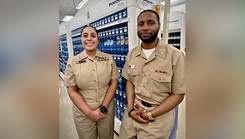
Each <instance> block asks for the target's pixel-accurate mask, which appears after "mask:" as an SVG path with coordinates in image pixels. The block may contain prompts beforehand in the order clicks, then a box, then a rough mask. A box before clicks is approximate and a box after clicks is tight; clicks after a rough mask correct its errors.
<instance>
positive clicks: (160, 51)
mask: <svg viewBox="0 0 245 139" xmlns="http://www.w3.org/2000/svg"><path fill="white" fill-rule="evenodd" d="M166 45H167V44H166V43H164V42H162V41H161V40H159V41H158V43H157V46H156V49H155V51H154V52H153V53H154V54H155V55H157V56H159V57H162V58H166ZM140 55H143V51H142V49H141V45H138V46H137V48H136V55H135V57H137V56H140Z"/></svg>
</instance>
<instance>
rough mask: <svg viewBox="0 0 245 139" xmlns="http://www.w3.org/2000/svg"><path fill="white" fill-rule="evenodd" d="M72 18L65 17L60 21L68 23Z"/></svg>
mask: <svg viewBox="0 0 245 139" xmlns="http://www.w3.org/2000/svg"><path fill="white" fill-rule="evenodd" d="M73 17H74V16H70V15H66V16H65V17H64V18H63V19H62V20H61V21H66V22H68V21H70V20H71V19H72V18H73Z"/></svg>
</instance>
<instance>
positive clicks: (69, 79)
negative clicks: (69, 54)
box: [64, 58, 77, 87]
mask: <svg viewBox="0 0 245 139" xmlns="http://www.w3.org/2000/svg"><path fill="white" fill-rule="evenodd" d="M76 84H77V83H76V77H75V74H74V71H73V68H72V62H71V59H70V58H69V59H68V62H67V65H66V72H65V77H64V85H65V86H66V87H68V86H75V85H76Z"/></svg>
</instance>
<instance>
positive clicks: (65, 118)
mask: <svg viewBox="0 0 245 139" xmlns="http://www.w3.org/2000/svg"><path fill="white" fill-rule="evenodd" d="M59 96H60V103H59V139H79V138H78V135H77V132H76V128H75V125H74V121H73V117H72V108H71V107H72V102H71V100H70V98H69V96H68V93H67V90H66V88H65V87H64V82H63V80H62V79H60V82H59ZM114 139H118V136H117V135H116V134H114Z"/></svg>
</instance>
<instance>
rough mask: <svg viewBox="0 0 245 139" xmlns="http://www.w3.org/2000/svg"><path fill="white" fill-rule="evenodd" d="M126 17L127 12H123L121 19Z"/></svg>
mask: <svg viewBox="0 0 245 139" xmlns="http://www.w3.org/2000/svg"><path fill="white" fill-rule="evenodd" d="M126 17H127V10H125V11H123V18H126Z"/></svg>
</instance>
